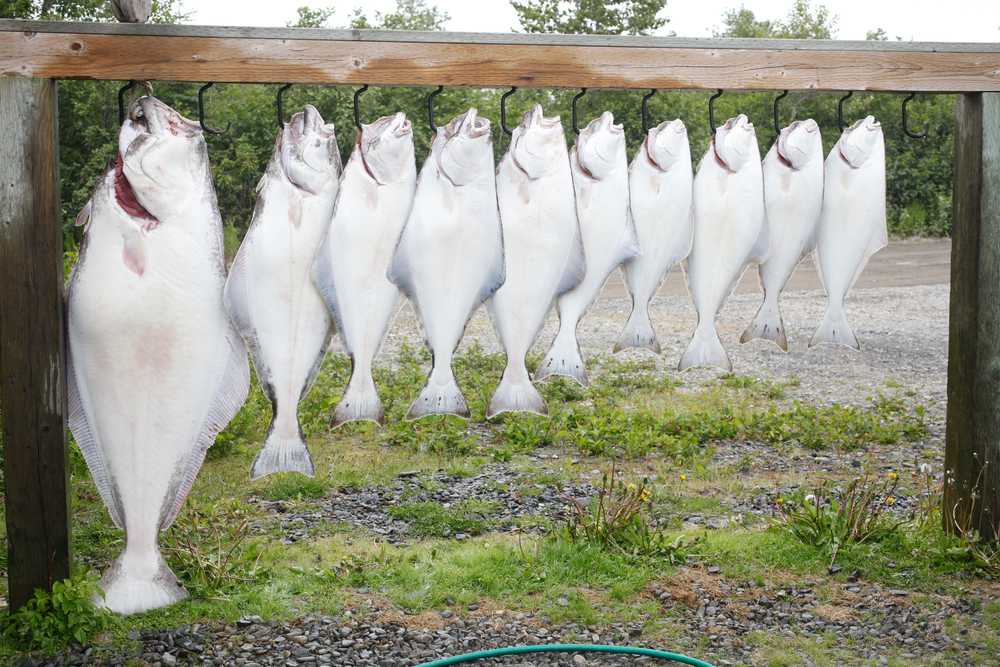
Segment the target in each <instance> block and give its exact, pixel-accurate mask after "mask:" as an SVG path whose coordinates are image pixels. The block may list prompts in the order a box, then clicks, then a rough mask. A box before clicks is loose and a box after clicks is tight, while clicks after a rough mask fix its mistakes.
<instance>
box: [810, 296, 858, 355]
mask: <svg viewBox="0 0 1000 667" xmlns="http://www.w3.org/2000/svg"><path fill="white" fill-rule="evenodd" d="M820 343H831V344H833V345H845V346H847V347H851V348H854V349H855V350H860V349H861V344H860V343H859V342H858V337H857V336H855V335H854V330H853V329H851V325H850V324H848V323H847V313H846V312H844V304H843V303H834V302H833V301H831V302H829V303H828V304H827V306H826V314H825V315H824V316H823V322H822V323H821V324H820V325H819V328H818V329H816V333H815V334H813V337H812V340H811V341H809V347H813V346H814V345H819V344H820Z"/></svg>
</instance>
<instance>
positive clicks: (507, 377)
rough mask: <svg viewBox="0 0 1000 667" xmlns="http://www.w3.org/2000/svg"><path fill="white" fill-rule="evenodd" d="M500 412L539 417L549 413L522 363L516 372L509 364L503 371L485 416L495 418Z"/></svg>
mask: <svg viewBox="0 0 1000 667" xmlns="http://www.w3.org/2000/svg"><path fill="white" fill-rule="evenodd" d="M502 412H534V413H535V414H539V415H547V414H548V412H549V411H548V408H547V407H546V406H545V399H544V398H542V395H541V394H540V393H538V390H537V389H535V385H533V384H532V383H531V377H530V376H529V375H528V369H526V368H525V367H524V364H523V363H521V364H520V368H518V369H517V370H512V367H511V366H510V365H509V364H508V366H507V368H506V369H504V372H503V377H502V378H500V384H499V385H498V386H497V388H496V391H494V392H493V398H491V399H490V406H489V409H488V410H487V412H486V416H487V417H495V416H497V415H498V414H500V413H502Z"/></svg>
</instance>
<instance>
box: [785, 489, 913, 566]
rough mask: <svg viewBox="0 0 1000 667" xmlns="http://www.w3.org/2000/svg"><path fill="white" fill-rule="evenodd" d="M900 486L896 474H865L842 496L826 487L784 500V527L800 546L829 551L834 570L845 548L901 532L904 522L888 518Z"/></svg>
mask: <svg viewBox="0 0 1000 667" xmlns="http://www.w3.org/2000/svg"><path fill="white" fill-rule="evenodd" d="M898 486H899V476H898V475H897V474H896V473H894V472H891V473H889V474H888V475H886V476H884V477H872V476H871V475H869V474H868V473H865V475H864V476H863V477H861V478H859V479H854V480H852V481H851V482H850V483H849V484H848V485H847V488H846V489H845V490H844V491H843V492H842V493H836V492H835V491H834V490H832V489H831V488H830V486H829V485H824V486H822V487H820V488H817V489H816V490H815V491H814V492H813V493H809V494H806V495H796V496H795V497H792V498H790V499H783V502H782V503H781V521H782V525H783V526H784V528H785V529H786V530H787V531H788V532H790V533H791V534H792V535H794V536H795V538H796V539H798V540H799V541H800V542H802V543H804V544H808V545H810V546H814V547H821V548H823V549H825V550H827V551H828V552H829V555H830V565H831V566H832V565H833V564H834V562H836V560H837V554H838V552H839V551H840V548H841V547H842V546H843V545H845V544H861V543H864V542H870V541H877V540H880V539H883V538H885V537H887V536H888V535H889V534H891V533H893V532H895V531H897V530H899V528H900V526H901V525H902V523H903V522H902V521H899V520H894V519H891V518H890V517H889V516H888V510H889V507H890V506H891V505H892V504H893V503H895V494H896V489H897V488H898Z"/></svg>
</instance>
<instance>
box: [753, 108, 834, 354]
mask: <svg viewBox="0 0 1000 667" xmlns="http://www.w3.org/2000/svg"><path fill="white" fill-rule="evenodd" d="M763 170H764V210H765V211H766V213H767V228H768V234H769V236H770V239H771V247H770V249H769V251H768V256H767V261H766V262H764V263H763V264H761V265H760V267H758V276H759V277H760V285H761V288H762V289H763V290H764V302H763V303H762V304H761V306H760V309H759V310H758V311H757V315H756V317H754V319H753V321H752V322H751V323H750V325H749V326H748V327H747V328H746V331H744V332H743V336H741V337H740V342H741V343H746V342H749V341H751V340H753V339H754V338H760V339H763V340H769V341H772V342H774V344H775V345H777V346H778V347H780V348H781V349H782V350H784V351H785V352H787V351H788V336H787V333H786V330H785V322H784V321H783V320H782V319H781V308H780V307H779V305H778V299H779V298H780V297H781V291H782V290H783V289H784V288H785V283H787V282H788V279H789V278H791V276H792V272H793V271H795V267H796V266H798V265H799V262H801V261H802V258H804V257H805V256H806V255H808V254H809V253H810V252H812V251H813V248H815V247H816V227H817V225H818V224H819V212H820V208H821V207H822V206H823V137H822V136H821V135H820V132H819V125H817V124H816V121H814V120H813V119H811V118H810V119H808V120H797V121H795V122H794V123H792V124H791V125H789V126H788V127H786V128H784V129H783V130H781V133H780V134H779V135H778V141H776V142H775V144H774V145H773V146H771V150H769V151H768V152H767V156H766V157H765V158H764V166H763Z"/></svg>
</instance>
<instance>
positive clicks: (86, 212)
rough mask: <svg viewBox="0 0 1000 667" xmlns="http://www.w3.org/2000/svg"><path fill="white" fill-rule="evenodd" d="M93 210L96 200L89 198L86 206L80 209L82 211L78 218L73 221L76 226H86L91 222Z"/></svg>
mask: <svg viewBox="0 0 1000 667" xmlns="http://www.w3.org/2000/svg"><path fill="white" fill-rule="evenodd" d="M93 210H94V200H93V199H88V200H87V203H86V204H85V205H84V207H83V208H81V209H80V212H79V213H77V214H76V220H75V221H73V225H74V226H75V227H84V228H85V227H86V226H87V225H89V224H90V216H91V214H92V212H93Z"/></svg>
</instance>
